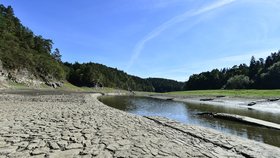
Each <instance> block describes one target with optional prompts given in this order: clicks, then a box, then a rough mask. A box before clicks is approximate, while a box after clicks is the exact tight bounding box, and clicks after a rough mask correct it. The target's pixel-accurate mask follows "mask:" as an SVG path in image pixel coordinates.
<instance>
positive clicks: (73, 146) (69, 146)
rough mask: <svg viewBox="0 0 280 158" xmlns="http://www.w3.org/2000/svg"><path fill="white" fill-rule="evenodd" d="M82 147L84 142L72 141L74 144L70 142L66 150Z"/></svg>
mask: <svg viewBox="0 0 280 158" xmlns="http://www.w3.org/2000/svg"><path fill="white" fill-rule="evenodd" d="M80 148H83V145H82V144H78V143H72V144H69V145H68V146H67V147H66V150H70V149H80Z"/></svg>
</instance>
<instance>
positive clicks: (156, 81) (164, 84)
mask: <svg viewBox="0 0 280 158" xmlns="http://www.w3.org/2000/svg"><path fill="white" fill-rule="evenodd" d="M147 80H148V81H149V82H150V83H151V84H152V86H153V87H154V89H155V92H171V91H181V90H182V89H183V86H184V83H183V82H178V81H174V80H168V79H162V78H148V79H147Z"/></svg>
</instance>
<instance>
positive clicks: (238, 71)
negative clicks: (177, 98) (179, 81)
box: [183, 51, 280, 90]
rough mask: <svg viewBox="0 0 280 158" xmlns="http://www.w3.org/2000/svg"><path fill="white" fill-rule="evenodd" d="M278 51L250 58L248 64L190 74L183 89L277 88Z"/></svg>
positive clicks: (278, 85) (278, 75)
mask: <svg viewBox="0 0 280 158" xmlns="http://www.w3.org/2000/svg"><path fill="white" fill-rule="evenodd" d="M279 88H280V51H278V52H275V53H271V55H269V56H268V57H266V59H263V58H260V59H258V60H256V59H255V58H254V56H253V57H252V58H251V61H250V65H249V66H247V65H246V64H240V65H239V66H237V65H235V66H233V67H232V68H224V69H222V70H218V69H214V70H212V71H207V72H202V73H200V74H194V75H192V76H190V78H189V80H188V81H187V82H186V83H185V86H184V88H183V89H184V90H203V89H279Z"/></svg>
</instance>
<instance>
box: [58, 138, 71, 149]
mask: <svg viewBox="0 0 280 158" xmlns="http://www.w3.org/2000/svg"><path fill="white" fill-rule="evenodd" d="M57 144H58V145H59V146H60V147H61V148H66V146H67V145H68V142H67V141H65V140H61V141H59V142H57Z"/></svg>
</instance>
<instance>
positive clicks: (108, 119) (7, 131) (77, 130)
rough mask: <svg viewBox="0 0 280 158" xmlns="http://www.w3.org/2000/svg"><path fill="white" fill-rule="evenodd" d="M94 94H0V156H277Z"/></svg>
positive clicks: (243, 141)
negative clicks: (119, 106) (120, 106)
mask: <svg viewBox="0 0 280 158" xmlns="http://www.w3.org/2000/svg"><path fill="white" fill-rule="evenodd" d="M97 97H98V94H78V93H73V94H72V93H67V94H64V93H61V94H56V95H51V94H44V95H38V94H36V95H23V94H0V157H31V156H33V157H280V149H279V148H277V147H273V146H270V145H267V144H263V143H259V142H255V141H252V140H247V139H242V138H239V137H235V136H232V135H227V134H223V133H220V132H217V131H215V130H211V129H207V128H203V127H197V126H188V125H184V124H181V123H178V122H175V121H172V120H169V119H165V118H159V117H141V116H136V115H133V114H129V113H126V112H123V111H120V110H116V109H113V108H110V107H108V106H106V105H104V104H103V103H101V102H99V101H98V99H97Z"/></svg>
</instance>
